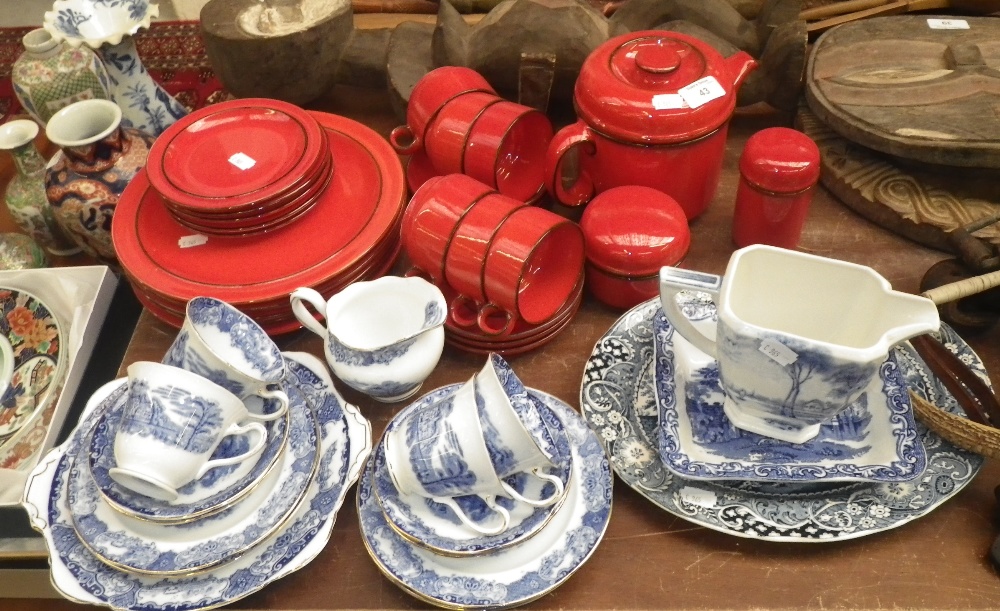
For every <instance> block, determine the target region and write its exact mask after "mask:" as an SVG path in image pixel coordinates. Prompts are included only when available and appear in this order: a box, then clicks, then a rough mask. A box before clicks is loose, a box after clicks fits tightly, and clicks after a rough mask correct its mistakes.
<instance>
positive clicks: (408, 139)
mask: <svg viewBox="0 0 1000 611" xmlns="http://www.w3.org/2000/svg"><path fill="white" fill-rule="evenodd" d="M389 143H390V144H392V148H394V149H396V152H397V153H399V154H400V155H412V154H413V153H416V152H417V151H419V150H420V147H421V146H422V144H421V142H420V138H418V137H417V135H416V134H414V133H413V130H412V129H410V126H409V125H400V126H399V127H396V128H393V130H392V131H391V132H389Z"/></svg>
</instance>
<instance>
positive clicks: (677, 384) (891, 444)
mask: <svg viewBox="0 0 1000 611" xmlns="http://www.w3.org/2000/svg"><path fill="white" fill-rule="evenodd" d="M701 314H702V315H703V316H704V317H705V319H709V318H714V316H715V307H714V305H710V306H709V307H708V308H706V311H704V312H702V313H701ZM653 333H654V345H655V347H656V356H655V374H656V387H655V388H656V402H657V406H658V410H659V416H660V421H659V424H660V426H659V433H660V435H659V442H660V445H659V449H660V459H661V460H662V461H663V464H664V465H666V467H667V468H668V469H670V470H671V471H673V472H675V473H677V474H678V475H681V476H683V477H689V478H694V479H738V480H743V481H772V482H812V481H825V482H836V481H877V482H899V481H906V480H911V479H913V478H915V477H917V476H918V475H920V473H922V472H923V470H924V467H926V466H927V454H926V453H925V452H924V446H923V445H922V444H921V443H920V441H919V439H918V436H917V428H916V423H915V422H914V420H913V410H912V409H911V407H910V398H909V395H908V394H907V392H906V385H905V383H904V381H903V375H902V373H901V372H900V370H899V366H898V365H897V364H896V359H895V357H894V356H893V355H892V354H890V355H889V357H888V359H886V361H885V363H883V364H882V366H881V368H880V369H879V376H878V377H877V378H875V379H873V380H872V383H871V384H870V385H869V387H868V389H867V390H866V391H865V393H864V394H862V395H861V398H860V399H858V401H856V402H855V403H853V404H852V405H851V406H849V407H848V408H847V409H846V410H844V411H843V412H841V413H840V414H838V415H837V416H836V417H835V418H833V419H832V420H830V421H829V422H827V423H825V424H823V426H822V427H820V433H819V435H818V436H816V437H815V438H813V439H811V440H809V441H807V442H805V443H800V444H796V443H790V442H787V441H780V440H777V439H773V438H771V437H766V436H764V435H758V434H757V433H750V432H747V431H744V430H742V429H739V428H736V427H735V426H733V424H732V423H731V422H730V421H729V418H727V417H726V414H725V412H724V411H723V409H722V403H723V401H724V399H725V394H724V391H723V390H722V386H721V385H720V384H719V366H718V363H717V362H716V361H715V360H714V359H712V358H711V357H709V356H708V355H707V354H705V353H703V352H701V351H700V350H698V349H697V348H695V347H694V346H692V345H691V344H690V343H688V341H687V340H685V339H684V338H683V337H681V336H680V334H678V333H675V332H674V328H673V327H672V326H671V325H670V322H669V321H667V318H666V316H664V314H663V312H662V311H657V312H656V313H655V314H654V317H653Z"/></svg>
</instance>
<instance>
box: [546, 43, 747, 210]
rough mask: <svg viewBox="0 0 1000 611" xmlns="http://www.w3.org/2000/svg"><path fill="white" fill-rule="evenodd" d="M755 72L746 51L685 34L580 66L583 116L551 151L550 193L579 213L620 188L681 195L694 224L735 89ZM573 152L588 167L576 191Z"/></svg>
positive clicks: (582, 168)
mask: <svg viewBox="0 0 1000 611" xmlns="http://www.w3.org/2000/svg"><path fill="white" fill-rule="evenodd" d="M755 67H757V62H755V61H754V59H753V58H752V57H750V55H748V54H746V53H744V52H742V51H740V52H738V53H735V54H734V55H732V56H730V57H728V58H724V57H722V55H721V54H720V53H719V52H718V51H716V50H715V49H714V48H712V47H711V46H710V45H708V44H706V43H704V42H702V41H700V40H698V39H697V38H694V37H692V36H687V35H685V34H680V33H677V32H666V31H653V30H650V31H641V32H631V33H629V34H624V35H622V36H618V37H615V38H612V39H610V40H608V41H607V42H605V43H604V44H602V45H601V46H599V47H598V48H597V49H595V50H594V52H593V53H591V54H590V56H588V57H587V59H586V60H585V61H584V63H583V66H582V67H581V69H580V76H579V78H578V79H577V81H576V88H575V90H574V97H573V101H574V104H575V106H576V112H577V116H578V117H579V119H578V120H577V122H576V123H573V124H571V125H569V126H567V127H565V128H563V129H562V130H560V131H559V132H558V133H557V134H556V135H555V138H553V140H552V143H551V144H550V145H549V149H548V155H547V158H546V177H547V187H548V190H549V193H550V194H551V195H552V196H553V197H555V198H556V199H557V200H558V201H559V202H561V203H563V204H566V205H570V206H577V205H581V204H584V203H586V202H587V201H589V200H590V199H591V198H592V197H593V196H594V195H595V194H597V193H600V192H602V191H605V190H607V189H610V188H612V187H618V186H624V185H642V186H647V187H652V188H654V189H658V190H660V191H663V192H664V193H666V194H668V195H670V196H671V197H673V198H674V199H675V200H677V202H678V203H679V204H680V205H681V207H682V208H683V209H684V212H685V214H686V215H687V217H688V219H692V218H694V217H696V216H698V215H699V214H701V213H702V212H704V210H705V208H706V207H707V206H708V204H709V202H710V201H711V200H712V196H713V195H714V194H715V188H716V184H717V183H718V179H719V173H720V171H721V169H722V156H723V152H724V150H725V145H726V133H727V129H728V126H729V118H730V117H731V116H732V114H733V109H734V108H735V107H736V91H737V89H739V86H740V84H741V83H742V82H743V79H744V78H745V77H746V75H747V74H748V73H749V72H750V71H751V70H753V69H754V68H755ZM574 148H578V149H579V168H578V172H577V177H576V180H575V182H574V183H573V184H570V185H567V184H565V180H564V178H563V165H564V164H563V160H564V156H565V155H566V154H567V153H569V152H570V150H572V149H574Z"/></svg>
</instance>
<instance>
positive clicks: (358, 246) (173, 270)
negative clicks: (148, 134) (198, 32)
mask: <svg viewBox="0 0 1000 611" xmlns="http://www.w3.org/2000/svg"><path fill="white" fill-rule="evenodd" d="M237 102H240V103H247V102H253V101H252V100H238V101H237ZM266 102H267V104H269V105H270V106H271V107H273V106H274V105H275V102H274V101H273V100H267V101H266ZM217 106H222V104H219V105H216V106H213V107H208V108H206V109H204V110H209V109H214V108H216V107H217ZM224 108H225V107H224ZM243 108H246V107H243ZM300 112H303V111H300ZM288 114H290V113H288ZM222 116H223V117H225V116H227V115H222ZM307 116H309V117H310V118H312V119H313V120H314V121H315V122H316V123H317V125H318V126H319V128H320V133H321V134H322V136H323V137H321V138H316V137H308V139H307V141H306V149H308V150H312V149H313V148H314V146H313V145H314V144H315V142H316V141H319V142H323V146H324V147H325V151H324V153H325V155H314V156H318V157H323V156H326V157H328V158H330V159H332V160H334V163H335V164H336V171H333V172H329V177H328V178H327V179H325V181H326V182H323V186H322V187H321V188H319V189H318V195H317V196H316V199H315V201H314V202H313V203H311V204H310V206H309V208H308V210H307V211H304V212H301V213H299V214H297V215H295V216H294V217H293V218H289V219H285V220H286V222H284V223H279V224H277V225H276V226H273V227H268V228H267V230H261V231H257V232H253V233H246V232H243V233H234V234H231V235H220V234H219V233H217V232H216V233H212V232H206V231H204V230H201V229H196V228H194V227H192V226H191V224H190V223H189V222H187V221H188V220H189V219H185V220H184V222H182V221H181V220H180V219H178V217H177V215H176V211H177V208H176V201H174V202H172V203H171V202H170V201H168V200H167V199H166V197H164V195H163V194H162V193H161V192H160V191H159V188H153V185H152V184H151V175H152V171H149V172H148V173H147V172H140V173H139V174H138V175H137V176H136V177H135V178H134V179H133V181H132V182H131V183H130V184H129V186H128V188H127V189H126V190H125V192H124V193H123V194H122V196H121V198H120V200H119V202H118V206H117V208H116V209H115V219H114V223H113V225H112V231H111V232H112V238H113V240H114V244H115V250H116V252H117V255H118V260H119V262H120V263H121V265H122V268H123V271H124V272H125V274H126V276H127V277H128V278H129V280H130V281H131V283H132V286H133V288H134V290H135V292H136V294H137V295H138V297H139V300H140V301H142V303H143V304H144V305H145V306H146V308H147V309H148V310H149V311H150V312H151V313H153V314H154V315H155V316H157V317H158V318H160V319H161V320H163V321H165V322H167V323H169V324H172V325H174V326H180V325H181V323H182V322H183V319H184V306H185V304H186V303H187V301H188V300H189V299H191V298H192V297H196V296H199V295H206V296H210V297H215V298H218V299H222V300H224V301H227V302H229V303H231V304H233V305H234V306H236V307H237V308H239V309H240V310H242V311H244V312H245V313H247V314H248V315H250V316H251V317H253V318H254V320H256V321H257V322H258V323H259V324H260V325H261V326H262V327H263V328H264V329H265V330H266V331H267V332H268V333H271V334H280V333H286V332H290V331H294V330H296V329H298V328H299V327H300V326H301V325H300V324H299V323H298V321H297V320H296V319H295V316H294V315H293V314H292V310H291V307H290V305H289V302H288V295H289V293H291V292H292V291H293V290H295V289H296V288H298V287H300V286H308V287H312V288H314V289H316V290H318V291H319V292H320V293H322V294H323V295H325V296H327V297H329V296H330V295H333V294H334V293H336V292H338V291H340V290H341V289H343V288H344V287H345V286H347V285H348V284H350V283H352V282H355V281H358V280H369V279H372V278H376V277H379V276H382V275H384V274H385V273H387V272H388V270H389V269H390V268H391V267H392V265H393V263H394V262H395V259H396V256H397V255H398V253H399V244H400V242H399V227H400V223H401V221H402V212H403V208H404V206H405V204H406V183H405V180H404V177H403V169H402V166H401V165H400V163H399V158H398V157H397V156H396V153H395V152H394V151H393V150H392V148H391V147H390V146H389V144H388V142H386V141H385V139H383V138H382V137H381V136H379V134H377V133H376V132H374V131H372V130H371V129H369V128H368V127H366V126H364V125H362V124H360V123H358V122H356V121H352V120H350V119H346V118H344V117H339V116H337V115H331V114H326V113H319V112H311V111H310V112H308V113H307ZM196 121H197V119H196ZM243 123H250V126H249V127H248V128H247V129H249V130H251V131H253V130H255V129H257V127H256V124H254V123H253V122H252V121H246V120H240V121H237V122H235V125H234V126H233V127H232V128H230V129H231V130H232V134H233V137H234V138H237V139H240V140H243V139H244V137H243V136H240V135H238V134H239V133H240V130H239V126H240V125H242V124H243ZM191 124H193V123H191ZM186 131H188V132H190V133H188V134H187V135H186V136H185V138H189V139H188V142H187V143H186V144H185V145H184V146H185V147H186V148H187V150H188V151H189V152H190V154H194V155H196V156H197V155H202V154H203V155H205V156H207V157H212V158H215V157H216V152H215V151H214V150H213V149H214V147H215V146H217V145H219V143H218V142H216V143H215V144H213V145H212V146H210V147H208V148H207V149H206V148H205V147H203V146H202V145H201V144H200V143H198V141H197V134H198V133H199V132H198V131H191V130H186ZM208 131H213V130H212V129H209V130H208ZM254 133H256V134H257V135H255V136H253V138H259V137H263V136H261V135H260V133H258V132H254ZM161 138H162V136H161ZM246 139H247V140H250V139H251V138H246ZM265 144H267V145H268V146H271V145H275V143H274V142H273V141H266V142H265ZM256 146H258V147H261V145H259V144H258V145H256ZM262 148H266V147H262ZM243 150H248V149H246V148H244V149H243ZM254 150H257V149H254ZM263 158H266V159H268V160H269V163H273V164H278V165H281V166H282V168H285V167H287V164H284V161H285V159H284V154H280V155H274V156H271V155H270V154H267V155H266V156H262V159H263ZM164 159H166V157H164ZM299 160H300V161H301V159H299ZM257 161H258V164H259V163H260V160H257ZM282 164H284V165H282ZM183 165H186V166H189V167H191V168H193V167H194V166H196V165H197V159H192V160H190V161H189V162H187V163H185V164H183ZM256 165H257V164H255V165H254V167H256ZM307 165H308V164H307ZM173 167H174V166H173V165H171V164H170V163H164V164H163V165H161V166H160V168H165V169H166V170H167V174H166V175H165V176H169V177H170V179H171V180H174V181H177V180H178V179H177V178H176V177H174V176H172V175H171V174H170V173H169V172H171V171H172V168H173ZM265 169H266V168H260V169H259V170H258V172H259V173H258V174H255V176H274V175H276V174H279V173H282V176H287V174H288V173H289V172H292V170H284V169H281V170H274V171H272V172H265V171H264V170H265ZM317 171H321V170H317ZM197 175H198V176H199V179H200V180H203V181H204V183H205V185H204V186H206V187H207V186H208V185H210V184H213V181H212V179H211V176H210V175H209V174H208V173H203V172H200V170H199V171H198V174H197ZM165 176H161V178H165ZM299 177H300V178H301V177H302V175H301V174H300V175H299ZM232 181H233V177H232V175H229V174H227V175H225V176H222V175H220V176H219V177H218V184H217V185H216V188H215V190H214V191H213V192H214V193H220V192H223V191H224V190H225V189H227V188H228V189H232V188H233V187H234V186H238V184H237V185H234V183H233V182H232ZM275 182H276V181H275V180H274V179H270V180H269V179H268V178H260V179H259V180H257V181H256V182H252V183H246V182H244V183H241V184H242V185H243V186H244V187H245V186H247V185H256V186H260V185H272V184H274V183H275ZM291 182H293V183H294V182H296V181H294V180H292V181H291ZM189 184H190V183H189ZM291 189H292V190H293V191H294V187H291ZM207 190H208V189H205V191H207ZM285 191H286V194H287V193H290V191H288V190H287V189H285ZM221 199H223V198H220V201H221ZM272 203H273V202H272ZM274 205H276V206H279V207H280V204H274ZM251 208H252V206H251ZM196 225H199V224H196Z"/></svg>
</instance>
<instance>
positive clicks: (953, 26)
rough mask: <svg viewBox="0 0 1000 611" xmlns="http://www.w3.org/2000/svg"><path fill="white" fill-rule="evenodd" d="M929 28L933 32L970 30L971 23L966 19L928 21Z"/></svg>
mask: <svg viewBox="0 0 1000 611" xmlns="http://www.w3.org/2000/svg"><path fill="white" fill-rule="evenodd" d="M927 26H928V27H930V29H932V30H968V29H969V22H968V21H966V20H965V19H930V18H929V19H927Z"/></svg>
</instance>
